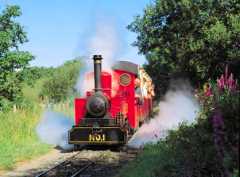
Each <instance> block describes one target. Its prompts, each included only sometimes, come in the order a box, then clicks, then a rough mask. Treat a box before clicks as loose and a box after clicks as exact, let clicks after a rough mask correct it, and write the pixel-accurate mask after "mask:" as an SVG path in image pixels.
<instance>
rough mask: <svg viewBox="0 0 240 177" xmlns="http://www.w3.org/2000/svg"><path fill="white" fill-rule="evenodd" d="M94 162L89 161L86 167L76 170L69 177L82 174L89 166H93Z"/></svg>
mask: <svg viewBox="0 0 240 177" xmlns="http://www.w3.org/2000/svg"><path fill="white" fill-rule="evenodd" d="M93 164H94V162H92V161H90V162H89V163H88V164H87V165H85V166H84V167H82V168H80V169H79V170H77V171H76V172H75V173H74V174H73V175H72V176H70V177H76V176H78V175H79V174H81V173H82V172H84V171H85V170H86V169H88V168H89V167H90V166H91V165H93Z"/></svg>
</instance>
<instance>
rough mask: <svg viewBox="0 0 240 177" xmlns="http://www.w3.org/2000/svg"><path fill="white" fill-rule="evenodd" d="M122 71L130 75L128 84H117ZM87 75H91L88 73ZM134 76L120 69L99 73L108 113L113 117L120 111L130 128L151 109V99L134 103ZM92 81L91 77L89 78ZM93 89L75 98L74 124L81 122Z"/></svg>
mask: <svg viewBox="0 0 240 177" xmlns="http://www.w3.org/2000/svg"><path fill="white" fill-rule="evenodd" d="M123 73H127V74H129V75H130V77H131V82H130V84H129V85H128V86H122V85H120V84H119V76H120V75H121V74H123ZM87 77H93V74H92V73H90V74H88V75H87ZM135 78H136V76H135V75H134V74H132V73H128V72H126V71H122V70H114V71H111V73H109V72H102V73H101V85H102V91H103V93H104V95H105V96H106V97H107V98H108V99H109V102H110V104H111V106H110V108H109V113H110V114H111V117H112V118H113V119H114V118H115V116H116V114H117V113H118V112H122V113H123V114H124V115H125V117H127V118H128V122H129V125H130V127H131V128H137V127H138V126H139V121H143V120H144V119H145V118H146V117H148V115H149V113H150V110H151V109H152V99H151V98H144V102H143V104H142V105H139V104H136V103H137V102H136V97H135V88H134V80H135ZM90 80H92V81H93V79H90ZM92 93H93V91H88V92H87V93H86V98H76V99H75V125H78V124H80V123H81V120H82V119H83V118H84V116H85V113H86V108H85V105H86V100H87V98H88V97H89V96H91V95H92Z"/></svg>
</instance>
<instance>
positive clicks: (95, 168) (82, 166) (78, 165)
mask: <svg viewBox="0 0 240 177" xmlns="http://www.w3.org/2000/svg"><path fill="white" fill-rule="evenodd" d="M93 152H95V153H96V152H97V153H99V154H100V156H99V157H96V158H94V159H92V158H90V157H89V158H82V157H81V151H80V152H78V153H77V154H75V155H73V156H71V157H69V158H67V159H66V160H64V161H62V162H59V163H58V164H57V165H55V166H53V167H52V168H49V169H47V170H45V171H43V172H41V173H39V174H37V175H35V177H85V176H88V177H100V176H111V175H112V174H114V173H116V172H117V171H118V170H119V168H120V167H121V166H123V165H125V164H126V163H127V162H128V161H130V160H132V159H134V158H135V157H136V156H137V154H138V153H139V150H132V149H122V150H120V151H118V152H111V151H108V152H111V153H114V154H115V155H116V154H117V156H118V158H117V159H114V158H113V159H112V160H111V162H109V159H110V157H108V156H105V155H104V152H105V151H90V152H89V153H93Z"/></svg>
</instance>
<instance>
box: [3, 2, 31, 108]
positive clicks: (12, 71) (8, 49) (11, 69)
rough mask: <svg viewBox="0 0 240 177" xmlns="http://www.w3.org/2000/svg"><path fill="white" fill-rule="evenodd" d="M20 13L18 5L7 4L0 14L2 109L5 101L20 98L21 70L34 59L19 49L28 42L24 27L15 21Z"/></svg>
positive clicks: (9, 101) (8, 101)
mask: <svg viewBox="0 0 240 177" xmlns="http://www.w3.org/2000/svg"><path fill="white" fill-rule="evenodd" d="M20 15H21V11H20V8H19V7H18V6H7V8H6V9H5V10H3V12H2V14H0V109H2V108H3V106H5V105H6V104H5V103H11V102H14V101H17V100H19V99H20V97H21V88H22V81H23V77H22V74H21V72H20V71H22V70H24V69H25V68H26V67H27V66H28V63H29V61H31V60H32V59H33V56H32V55H31V54H30V53H29V52H23V51H19V50H18V48H19V45H21V44H23V43H24V42H27V36H26V33H25V32H24V30H23V27H22V26H21V25H20V24H19V23H18V22H16V21H15V18H16V17H18V16H20ZM4 100H5V101H4ZM7 105H8V104H7Z"/></svg>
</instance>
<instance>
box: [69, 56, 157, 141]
mask: <svg viewBox="0 0 240 177" xmlns="http://www.w3.org/2000/svg"><path fill="white" fill-rule="evenodd" d="M93 61H94V84H95V88H94V89H93V90H91V91H87V92H86V97H84V98H76V99H75V125H74V126H73V127H72V129H71V130H70V131H69V136H68V140H69V144H74V145H99V144H105V145H123V144H126V142H127V141H128V140H129V138H130V137H131V135H132V134H133V133H134V132H135V131H136V130H137V128H139V126H141V124H142V123H143V122H144V121H145V120H146V119H148V118H149V116H150V114H151V111H152V98H153V96H154V91H153V90H154V88H153V84H152V80H151V78H150V77H149V76H148V74H147V73H146V72H145V71H144V69H143V68H140V67H139V66H138V65H136V64H134V63H131V62H127V61H119V62H117V63H116V64H115V65H114V66H113V67H112V71H111V72H105V71H102V66H101V61H102V57H101V55H94V56H93ZM90 75H91V74H90ZM92 75H93V73H92Z"/></svg>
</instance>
